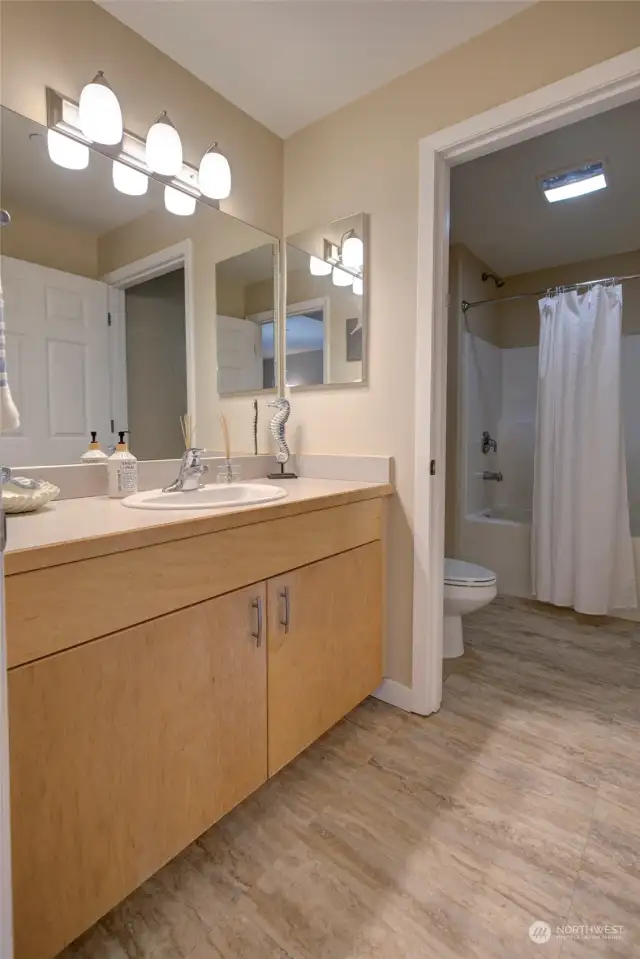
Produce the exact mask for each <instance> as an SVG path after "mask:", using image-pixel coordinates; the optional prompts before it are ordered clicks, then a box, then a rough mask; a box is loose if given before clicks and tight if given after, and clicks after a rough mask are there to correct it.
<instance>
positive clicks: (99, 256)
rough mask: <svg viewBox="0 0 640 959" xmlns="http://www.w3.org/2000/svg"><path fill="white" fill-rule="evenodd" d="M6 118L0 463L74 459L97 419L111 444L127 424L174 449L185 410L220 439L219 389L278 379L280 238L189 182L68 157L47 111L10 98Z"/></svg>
mask: <svg viewBox="0 0 640 959" xmlns="http://www.w3.org/2000/svg"><path fill="white" fill-rule="evenodd" d="M0 120H1V129H2V138H1V167H0V204H1V206H2V208H3V209H5V210H7V211H8V212H9V214H10V216H11V222H10V224H9V225H7V226H4V227H3V228H2V229H1V230H0V254H1V258H0V270H1V277H2V286H3V292H4V301H5V310H4V315H5V323H6V330H7V368H8V372H9V381H10V384H11V389H12V393H13V397H14V400H15V402H16V405H17V406H18V409H19V410H20V414H21V425H20V428H19V430H18V431H16V432H15V433H13V434H11V433H10V434H7V435H5V436H3V437H2V439H1V440H0V444H1V446H0V461H1V462H2V464H3V465H8V466H32V465H45V464H56V463H58V464H59V463H73V462H78V461H79V458H80V456H81V454H82V453H83V452H84V451H85V450H86V448H87V444H88V441H89V434H90V432H91V431H92V430H95V431H97V433H98V438H99V441H100V442H101V445H102V448H103V449H104V450H105V451H106V450H107V448H108V447H109V446H110V445H112V444H113V443H115V441H116V439H117V432H118V431H119V430H129V431H130V434H129V441H130V445H131V449H132V451H133V452H134V453H135V455H136V456H138V458H140V459H166V458H174V457H179V456H181V455H182V452H183V451H184V442H183V436H182V430H181V424H180V417H181V416H183V415H184V414H185V413H187V412H189V413H191V415H192V418H193V420H194V421H195V424H196V440H197V443H198V445H200V446H203V447H205V448H208V449H215V448H220V443H219V439H218V436H219V423H218V419H219V413H220V409H221V397H222V398H224V396H225V395H227V394H230V393H238V392H243V391H251V393H252V394H253V393H258V392H260V391H262V390H273V389H274V388H275V386H276V384H277V382H278V373H277V357H278V355H279V350H278V345H277V344H278V342H279V339H278V338H279V328H278V323H277V321H276V317H275V313H276V309H275V307H276V298H275V280H276V271H277V264H278V242H277V240H275V239H274V237H272V236H269V235H268V234H266V233H263V232H261V231H260V230H257V229H255V228H254V227H252V226H249V225H248V224H246V223H243V222H241V221H240V220H236V219H235V218H234V217H231V216H229V215H227V214H225V213H222V212H220V211H219V210H217V209H215V208H214V207H213V206H210V205H208V204H206V203H203V202H201V201H196V200H192V199H191V198H190V197H188V196H186V195H185V194H179V196H178V197H177V200H178V201H179V203H178V207H177V209H178V210H179V211H180V210H181V211H182V212H181V213H180V212H177V213H174V212H170V210H168V209H167V208H166V207H165V184H164V183H162V182H160V181H159V180H156V179H152V178H149V179H148V184H147V187H146V190H145V192H144V193H143V194H142V195H128V194H124V193H122V192H119V191H118V190H117V189H116V188H115V187H114V180H113V161H112V160H111V159H110V158H108V157H107V156H105V155H103V154H102V153H98V152H95V151H91V153H90V159H89V163H88V165H87V166H86V168H84V169H65V168H62V167H61V166H58V165H56V164H55V163H53V162H52V160H51V159H50V156H49V153H48V148H47V131H46V129H45V128H44V127H42V126H40V125H38V124H37V123H34V122H33V121H31V120H28V119H26V118H24V117H22V116H19V115H18V114H15V113H12V112H11V111H9V110H6V109H4V108H2V113H1V117H0ZM181 198H182V199H181ZM174 199H175V198H174ZM249 439H250V437H249V435H248V436H247V440H249ZM248 448H249V444H248V443H247V445H246V446H245V447H243V446H242V445H240V446H238V447H237V450H238V451H242V450H243V449H248Z"/></svg>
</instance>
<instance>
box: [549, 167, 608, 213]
mask: <svg viewBox="0 0 640 959" xmlns="http://www.w3.org/2000/svg"><path fill="white" fill-rule="evenodd" d="M540 184H541V186H542V191H543V193H544V195H545V196H546V198H547V200H548V201H549V203H557V202H558V200H570V199H571V198H572V197H576V196H584V195H585V194H587V193H595V192H596V191H597V190H604V189H605V187H606V185H607V178H606V176H605V172H604V163H603V162H602V161H599V162H598V163H587V164H585V166H582V167H579V168H578V169H573V170H565V172H564V173H557V174H555V175H554V176H548V177H544V178H543V179H542V180H541V181H540Z"/></svg>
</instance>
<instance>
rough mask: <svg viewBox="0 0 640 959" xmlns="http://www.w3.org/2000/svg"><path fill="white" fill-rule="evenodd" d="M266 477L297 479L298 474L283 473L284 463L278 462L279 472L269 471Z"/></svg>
mask: <svg viewBox="0 0 640 959" xmlns="http://www.w3.org/2000/svg"><path fill="white" fill-rule="evenodd" d="M267 479H277V480H281V479H298V476H297V474H296V473H285V471H284V463H280V472H279V473H269V474H268V475H267Z"/></svg>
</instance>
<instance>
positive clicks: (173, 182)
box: [46, 87, 220, 210]
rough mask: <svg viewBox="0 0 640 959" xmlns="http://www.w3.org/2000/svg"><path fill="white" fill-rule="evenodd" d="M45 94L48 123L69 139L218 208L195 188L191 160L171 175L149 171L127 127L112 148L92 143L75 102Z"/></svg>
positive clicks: (138, 140) (139, 142)
mask: <svg viewBox="0 0 640 959" xmlns="http://www.w3.org/2000/svg"><path fill="white" fill-rule="evenodd" d="M46 96H47V126H48V127H49V128H50V129H52V130H58V131H59V132H60V133H64V134H65V135H66V136H68V137H71V139H73V140H77V141H78V142H79V143H83V144H85V145H86V146H88V147H90V148H91V149H92V150H95V151H96V152H98V153H102V154H103V155H104V156H106V157H109V159H111V160H118V161H119V162H120V163H124V164H125V165H126V166H130V167H132V168H133V169H134V170H140V171H141V172H144V173H146V174H147V176H148V177H149V178H150V179H152V180H158V181H159V182H160V183H163V184H164V185H165V186H167V185H168V186H172V187H174V188H175V189H176V190H182V191H183V193H188V194H189V195H190V196H194V197H196V198H197V199H199V200H202V201H203V202H204V203H207V204H208V205H209V206H212V207H214V208H215V209H216V210H219V209H220V204H219V202H218V201H217V200H212V199H210V198H209V197H206V196H204V195H203V194H202V193H201V192H200V190H199V189H198V170H197V168H196V167H194V166H191V164H190V163H185V162H183V164H182V168H181V170H180V172H179V173H178V174H177V175H176V176H174V177H166V176H161V175H160V174H158V173H152V172H151V171H150V170H149V168H148V167H147V164H146V159H145V153H146V151H145V141H144V139H143V138H142V137H139V136H138V135H137V134H135V133H132V132H131V131H130V130H125V131H124V133H123V135H122V143H121V144H118V145H117V146H115V147H109V146H105V145H104V144H102V143H93V142H92V141H90V140H87V138H86V137H85V136H84V135H83V133H82V130H81V129H80V119H79V105H78V103H77V102H76V101H75V100H72V99H71V98H70V97H66V96H63V95H62V94H61V93H58V92H57V91H56V90H52V89H51V88H50V87H47V88H46Z"/></svg>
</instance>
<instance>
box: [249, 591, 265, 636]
mask: <svg viewBox="0 0 640 959" xmlns="http://www.w3.org/2000/svg"><path fill="white" fill-rule="evenodd" d="M251 608H252V609H255V611H256V613H257V614H258V622H257V628H256V631H255V633H251V635H252V637H253V638H254V639H255V641H256V646H262V597H261V596H258V597H256V599H254V600H253V602H252V603H251Z"/></svg>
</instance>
